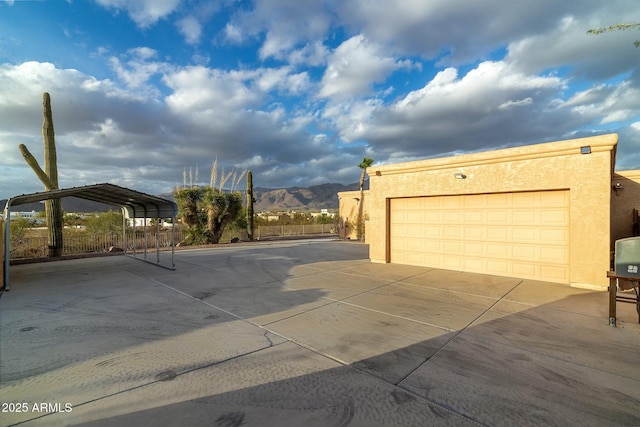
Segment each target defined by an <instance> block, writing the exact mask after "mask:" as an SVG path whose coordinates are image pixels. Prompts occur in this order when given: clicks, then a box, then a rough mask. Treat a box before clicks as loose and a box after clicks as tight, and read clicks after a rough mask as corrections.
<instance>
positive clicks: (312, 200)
mask: <svg viewBox="0 0 640 427" xmlns="http://www.w3.org/2000/svg"><path fill="white" fill-rule="evenodd" d="M358 188H360V187H359V185H358V184H357V183H356V184H349V185H343V184H320V185H312V186H311V187H291V188H279V189H273V188H260V187H256V188H254V190H253V193H254V197H255V199H256V203H255V204H254V210H256V211H284V210H289V209H294V210H319V209H338V204H339V202H338V193H339V192H341V191H352V190H357V189H358Z"/></svg>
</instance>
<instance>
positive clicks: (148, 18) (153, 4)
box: [96, 0, 180, 28]
mask: <svg viewBox="0 0 640 427" xmlns="http://www.w3.org/2000/svg"><path fill="white" fill-rule="evenodd" d="M96 2H97V3H98V4H100V5H101V6H103V7H106V8H109V9H114V10H116V11H120V10H124V11H126V12H127V14H128V15H129V17H130V18H131V19H132V20H133V21H134V22H135V23H136V24H137V25H138V27H140V28H148V27H150V26H152V25H154V24H155V23H156V22H158V20H159V19H162V18H164V17H166V16H168V15H170V14H171V13H173V11H174V10H175V9H176V8H177V7H178V4H179V3H180V0H96Z"/></svg>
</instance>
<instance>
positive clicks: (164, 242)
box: [10, 224, 337, 260]
mask: <svg viewBox="0 0 640 427" xmlns="http://www.w3.org/2000/svg"><path fill="white" fill-rule="evenodd" d="M335 234H337V232H336V230H335V226H334V225H332V224H307V225H266V226H265V225H262V226H259V227H256V229H255V230H254V239H256V240H265V239H274V238H278V237H303V236H309V237H313V236H326V235H335ZM236 237H237V238H239V239H240V240H243V239H245V238H246V231H244V230H234V229H227V230H225V232H224V234H223V236H222V238H221V239H220V242H221V243H228V242H230V241H231V240H232V239H233V238H236ZM182 240H183V230H181V229H178V228H176V230H175V243H176V244H177V243H179V242H181V241H182ZM146 242H147V249H148V250H155V248H156V233H155V232H150V231H147V237H146ZM158 244H159V247H160V250H162V249H169V248H170V247H171V231H170V230H169V231H160V232H159V233H158ZM126 245H127V247H126V248H125V247H124V243H123V242H122V234H121V233H114V234H89V233H76V232H70V233H67V232H65V233H64V235H63V249H62V255H63V256H74V255H83V254H92V253H93V254H98V253H106V252H109V251H110V250H112V248H113V249H116V250H117V249H122V250H124V249H126V250H127V252H132V251H133V250H134V249H136V250H137V251H140V250H142V249H143V248H144V245H145V236H144V233H143V232H141V231H136V233H135V238H134V234H133V232H132V231H131V232H127V236H126ZM10 252H11V259H14V260H18V259H30V258H45V257H46V256H47V252H48V247H47V237H46V236H24V237H22V238H20V239H12V241H11V251H10Z"/></svg>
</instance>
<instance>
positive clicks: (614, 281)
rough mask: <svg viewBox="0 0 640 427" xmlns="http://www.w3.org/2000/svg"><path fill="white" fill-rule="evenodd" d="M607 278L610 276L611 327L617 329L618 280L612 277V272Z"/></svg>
mask: <svg viewBox="0 0 640 427" xmlns="http://www.w3.org/2000/svg"><path fill="white" fill-rule="evenodd" d="M613 274H615V273H613ZM607 276H609V326H612V327H614V328H615V327H616V294H617V292H618V278H617V277H615V278H614V277H612V274H611V272H609V273H608V274H607Z"/></svg>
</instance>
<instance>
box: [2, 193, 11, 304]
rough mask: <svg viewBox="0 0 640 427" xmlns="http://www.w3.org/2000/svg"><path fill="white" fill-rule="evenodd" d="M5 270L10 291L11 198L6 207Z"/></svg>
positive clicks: (4, 278)
mask: <svg viewBox="0 0 640 427" xmlns="http://www.w3.org/2000/svg"><path fill="white" fill-rule="evenodd" d="M4 218H5V220H4V271H3V274H2V276H3V278H2V281H3V285H4V290H5V291H8V290H9V289H10V287H9V267H10V265H11V263H10V259H11V246H10V245H11V199H9V200H7V204H6V205H5V207H4Z"/></svg>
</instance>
